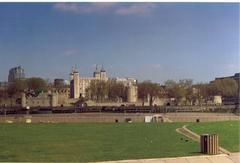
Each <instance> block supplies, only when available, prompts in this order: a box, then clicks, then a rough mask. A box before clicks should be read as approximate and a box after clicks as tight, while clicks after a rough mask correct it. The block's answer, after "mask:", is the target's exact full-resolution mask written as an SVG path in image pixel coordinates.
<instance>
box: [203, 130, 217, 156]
mask: <svg viewBox="0 0 240 163" xmlns="http://www.w3.org/2000/svg"><path fill="white" fill-rule="evenodd" d="M200 145H201V153H203V154H211V155H214V154H218V149H219V146H218V135H217V134H203V135H201V137H200Z"/></svg>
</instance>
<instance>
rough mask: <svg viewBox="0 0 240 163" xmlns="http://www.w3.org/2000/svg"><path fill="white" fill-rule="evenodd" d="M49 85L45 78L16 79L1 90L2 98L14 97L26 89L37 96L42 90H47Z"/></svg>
mask: <svg viewBox="0 0 240 163" xmlns="http://www.w3.org/2000/svg"><path fill="white" fill-rule="evenodd" d="M47 86H48V84H47V82H46V81H45V80H43V79H41V78H36V77H33V78H28V79H26V80H16V81H14V82H12V83H10V84H9V85H8V86H7V87H6V88H5V89H2V90H1V91H0V98H7V97H13V96H16V95H19V94H20V93H21V92H26V91H28V92H29V93H32V94H33V95H36V96H37V95H38V94H39V93H40V92H42V91H47Z"/></svg>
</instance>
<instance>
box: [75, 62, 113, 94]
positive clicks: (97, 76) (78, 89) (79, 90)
mask: <svg viewBox="0 0 240 163" xmlns="http://www.w3.org/2000/svg"><path fill="white" fill-rule="evenodd" d="M93 80H103V81H107V80H108V78H107V73H106V71H105V70H104V69H103V67H102V69H101V70H100V71H99V70H98V67H97V66H96V70H95V71H94V73H93V77H81V76H79V73H78V71H77V69H76V68H75V69H74V70H72V72H71V73H70V97H71V98H79V97H86V94H87V92H86V90H87V88H88V87H89V86H90V84H91V81H93Z"/></svg>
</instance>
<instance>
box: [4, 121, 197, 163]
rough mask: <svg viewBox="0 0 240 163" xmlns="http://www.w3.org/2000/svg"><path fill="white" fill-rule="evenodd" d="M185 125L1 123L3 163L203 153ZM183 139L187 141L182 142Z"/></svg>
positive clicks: (135, 157)
mask: <svg viewBox="0 0 240 163" xmlns="http://www.w3.org/2000/svg"><path fill="white" fill-rule="evenodd" d="M181 126H183V123H164V124H160V123H159V124H153V123H152V124H144V123H132V124H127V123H98V124H0V161H24V162H26V161H62V162H63V161H66V162H70V161H80V162H86V161H104V160H120V159H139V158H156V157H174V156H186V155H196V154H199V153H198V152H199V145H198V143H197V142H194V141H192V140H189V141H187V142H186V141H185V140H186V138H185V137H183V136H182V135H180V134H178V133H177V132H176V131H175V129H176V128H178V127H181ZM182 138H183V139H182Z"/></svg>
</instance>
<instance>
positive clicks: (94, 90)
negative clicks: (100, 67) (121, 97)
mask: <svg viewBox="0 0 240 163" xmlns="http://www.w3.org/2000/svg"><path fill="white" fill-rule="evenodd" d="M108 90H109V85H108V83H107V82H106V81H103V80H93V81H91V83H90V86H89V88H88V89H87V91H88V94H90V98H91V99H94V100H96V101H103V100H104V99H105V98H106V96H107V95H108Z"/></svg>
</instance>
